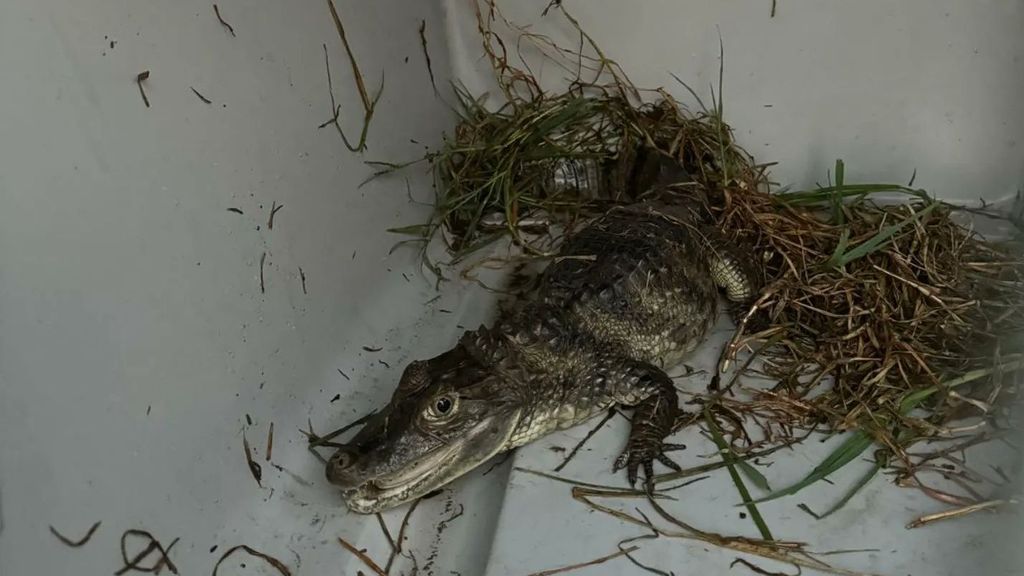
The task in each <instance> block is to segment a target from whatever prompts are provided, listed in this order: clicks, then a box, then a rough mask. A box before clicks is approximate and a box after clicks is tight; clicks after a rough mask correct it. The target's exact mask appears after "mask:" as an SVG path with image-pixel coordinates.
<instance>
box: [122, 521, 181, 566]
mask: <svg viewBox="0 0 1024 576" xmlns="http://www.w3.org/2000/svg"><path fill="white" fill-rule="evenodd" d="M129 536H138V537H141V538H148V539H149V544H147V545H146V547H145V548H143V549H142V551H141V552H139V553H138V554H136V555H135V557H133V558H132V559H131V560H129V559H128V537H129ZM178 540H179V539H178V538H175V539H174V540H173V541H171V543H170V545H169V546H167V548H164V547H163V545H162V544H160V542H159V541H157V539H156V538H154V537H153V535H152V534H150V533H149V532H147V531H146V530H125V531H124V533H123V534H121V559H122V561H123V562H124V566H123V567H122V568H121V569H120V570H118V571H117V572H115V573H114V575H115V576H121V575H122V574H125V573H127V572H129V571H132V570H134V571H137V572H154V573H156V572H159V571H160V570H161V569H163V567H164V566H167V569H168V570H170V571H171V572H172V573H174V574H177V573H178V567H177V566H175V565H174V562H171V559H170V557H169V556H168V554H170V552H171V548H174V545H175V544H177V543H178ZM153 552H159V554H160V558H158V559H157V560H156V562H155V563H154V564H153V566H152V567H150V568H143V567H141V566H139V563H140V562H142V561H143V560H144V559H146V558H147V557H149V555H150V554H152V553H153Z"/></svg>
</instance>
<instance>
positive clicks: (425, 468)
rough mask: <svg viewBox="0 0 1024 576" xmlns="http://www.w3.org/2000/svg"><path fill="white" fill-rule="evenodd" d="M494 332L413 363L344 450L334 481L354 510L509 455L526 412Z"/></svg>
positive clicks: (405, 497) (406, 497) (333, 463)
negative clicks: (505, 369) (511, 441)
mask: <svg viewBox="0 0 1024 576" xmlns="http://www.w3.org/2000/svg"><path fill="white" fill-rule="evenodd" d="M501 349H502V346H501V343H500V342H499V340H498V339H495V338H493V337H492V336H491V335H490V334H489V333H488V332H487V330H486V329H483V328H481V329H480V330H479V331H477V332H467V333H466V335H465V336H463V338H462V339H461V340H460V342H459V344H458V345H457V346H456V347H455V348H453V349H452V350H450V351H448V352H445V353H444V354H441V355H440V356H436V357H434V358H431V359H429V360H417V361H414V362H412V363H410V364H409V365H408V366H407V367H406V368H405V370H404V372H403V373H402V377H401V380H400V381H399V383H398V387H397V388H396V389H395V392H394V394H393V395H392V397H391V400H390V401H389V402H388V404H387V406H385V407H384V409H383V410H380V411H379V412H377V413H376V414H374V415H373V416H372V417H371V418H370V419H369V420H368V421H367V422H366V424H364V426H363V428H362V429H360V431H359V432H358V433H357V434H356V436H355V437H354V438H353V439H352V440H351V441H350V442H348V443H346V444H345V445H344V446H343V447H341V448H339V449H338V450H337V451H336V452H335V454H334V455H333V456H332V457H331V459H330V460H329V461H328V464H327V479H328V481H329V482H330V483H331V484H334V485H335V486H338V487H340V488H341V490H342V496H343V497H344V499H345V501H346V504H347V505H348V507H349V509H351V510H352V511H354V512H358V513H362V514H372V513H374V512H379V511H381V510H385V509H388V508H392V507H395V506H398V505H400V504H403V503H405V502H409V501H411V500H414V499H417V498H419V497H421V496H423V495H425V494H427V493H429V492H431V491H433V490H435V489H437V488H440V487H442V486H444V485H446V484H448V483H449V482H451V481H453V480H455V479H456V478H458V477H460V476H462V475H463V474H465V473H467V472H469V471H470V470H472V469H474V468H476V467H477V466H479V465H480V464H482V463H483V462H485V461H486V460H487V459H489V458H490V457H491V456H494V455H495V454H497V453H499V452H501V451H503V449H504V448H505V447H506V446H507V445H508V441H509V438H510V437H511V435H512V432H513V430H514V429H515V426H516V424H517V422H518V420H519V415H520V413H521V412H522V403H521V402H519V401H518V400H517V399H516V398H515V394H516V393H515V390H516V389H517V388H518V387H517V386H512V385H509V384H508V380H507V376H506V375H503V373H502V370H500V369H499V367H498V366H499V364H500V363H501V362H500V360H501V356H502V352H501Z"/></svg>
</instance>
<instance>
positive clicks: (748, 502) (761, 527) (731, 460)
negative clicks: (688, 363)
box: [704, 408, 774, 540]
mask: <svg viewBox="0 0 1024 576" xmlns="http://www.w3.org/2000/svg"><path fill="white" fill-rule="evenodd" d="M704 419H705V420H707V422H708V430H709V431H710V432H711V439H712V440H714V442H715V445H716V446H718V451H719V453H720V454H721V455H722V460H723V461H724V462H725V467H726V468H727V469H728V470H729V476H730V477H732V482H733V484H735V485H736V490H737V491H739V493H740V498H742V499H743V504H744V506H746V507H747V511H748V512H750V518H751V519H752V520H753V521H754V525H756V526H757V530H758V531H759V532H760V533H761V537H762V538H764V539H765V540H774V538H773V537H772V532H771V530H769V529H768V525H767V524H765V522H764V518H762V517H761V512H760V511H759V510H758V509H757V506H755V505H754V502H753V500H752V499H751V498H750V492H749V491H748V490H747V486H746V485H745V484H744V483H743V479H742V478H740V474H739V472H738V471H737V470H736V465H735V463H736V460H737V458H736V456H735V454H733V452H732V450H731V449H730V448H729V444H728V443H727V442H726V441H725V438H723V437H722V433H721V432H720V431H719V430H718V424H716V423H715V419H714V418H712V416H711V412H709V411H708V409H707V408H705V409H704ZM747 465H748V466H749V464H747ZM758 475H760V473H758ZM763 479H764V477H763V476H762V480H763ZM766 483H767V482H766Z"/></svg>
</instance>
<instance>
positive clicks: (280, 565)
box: [211, 544, 292, 576]
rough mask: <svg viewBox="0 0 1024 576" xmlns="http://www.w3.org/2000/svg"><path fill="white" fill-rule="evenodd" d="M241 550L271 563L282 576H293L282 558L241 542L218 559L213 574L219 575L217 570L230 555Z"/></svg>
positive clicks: (213, 575)
mask: <svg viewBox="0 0 1024 576" xmlns="http://www.w3.org/2000/svg"><path fill="white" fill-rule="evenodd" d="M239 550H241V551H243V552H245V553H246V554H248V555H250V556H255V557H256V558H259V559H260V560H263V561H264V562H266V563H267V564H270V566H271V567H273V568H274V569H275V570H277V571H278V572H279V573H280V574H281V575H282V576H292V572H291V570H289V569H288V567H287V566H285V565H284V562H281V561H280V560H278V559H277V558H274V557H273V556H269V555H267V554H264V553H263V552H260V551H258V550H255V549H253V548H250V547H249V546H246V545H245V544H240V545H238V546H235V547H234V548H231V549H230V550H228V551H227V552H225V553H224V555H223V556H221V557H220V560H217V564H216V565H215V566H214V567H213V574H212V576H217V570H218V569H219V568H220V565H221V564H222V563H223V562H224V561H225V560H227V559H228V557H229V556H231V555H232V554H234V553H235V552H237V551H239ZM211 551H212V550H211Z"/></svg>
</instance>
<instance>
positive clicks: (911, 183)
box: [771, 0, 917, 186]
mask: <svg viewBox="0 0 1024 576" xmlns="http://www.w3.org/2000/svg"><path fill="white" fill-rule="evenodd" d="M771 18H775V0H772V15H771ZM914 174H917V170H914ZM913 183H914V179H913V178H911V179H910V184H908V185H907V186H912V185H913Z"/></svg>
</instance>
